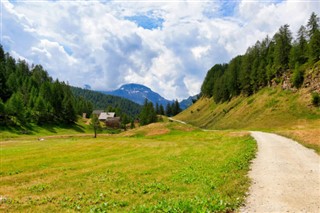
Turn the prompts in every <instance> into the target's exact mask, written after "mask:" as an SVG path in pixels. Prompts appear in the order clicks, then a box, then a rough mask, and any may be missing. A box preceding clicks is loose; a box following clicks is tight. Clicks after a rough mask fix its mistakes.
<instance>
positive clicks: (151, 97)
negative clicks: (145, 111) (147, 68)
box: [102, 83, 172, 106]
mask: <svg viewBox="0 0 320 213" xmlns="http://www.w3.org/2000/svg"><path fill="white" fill-rule="evenodd" d="M102 93H105V94H109V95H114V96H120V97H123V98H127V99H129V100H131V101H134V102H136V103H138V104H140V105H143V103H144V101H145V99H147V100H148V101H151V102H152V103H153V104H156V103H158V104H162V105H163V106H165V105H166V104H167V103H171V102H172V101H169V100H167V99H165V98H163V97H162V96H161V95H159V94H158V93H156V92H154V91H152V90H151V89H150V88H149V87H146V86H144V85H141V84H135V83H130V84H124V85H122V86H121V87H120V88H119V89H116V90H113V91H103V92H102Z"/></svg>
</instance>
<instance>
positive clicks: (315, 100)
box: [311, 92, 320, 107]
mask: <svg viewBox="0 0 320 213" xmlns="http://www.w3.org/2000/svg"><path fill="white" fill-rule="evenodd" d="M311 101H312V104H313V105H314V106H316V107H317V106H318V107H319V106H320V95H319V93H317V92H313V93H312V95H311Z"/></svg>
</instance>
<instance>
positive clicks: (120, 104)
mask: <svg viewBox="0 0 320 213" xmlns="http://www.w3.org/2000/svg"><path fill="white" fill-rule="evenodd" d="M71 91H72V93H73V94H74V95H75V96H79V97H82V98H84V99H85V100H88V101H90V102H92V104H93V108H94V109H103V110H106V109H107V108H108V107H112V108H118V109H120V111H121V112H122V113H125V114H127V115H129V116H131V117H137V116H138V115H139V114H140V111H141V108H142V107H141V106H140V105H139V104H137V103H134V102H132V101H130V100H128V99H125V98H121V97H117V96H113V95H106V94H102V93H100V92H96V91H91V90H87V89H81V88H77V87H71Z"/></svg>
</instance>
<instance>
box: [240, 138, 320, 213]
mask: <svg viewBox="0 0 320 213" xmlns="http://www.w3.org/2000/svg"><path fill="white" fill-rule="evenodd" d="M251 135H252V136H253V137H254V138H255V140H256V141H257V143H258V153H257V156H256V159H255V160H254V161H253V163H252V166H251V169H252V170H251V171H250V173H249V176H250V178H251V179H252V185H251V187H250V190H249V195H248V198H247V201H246V204H245V206H244V207H243V208H242V209H240V212H315V213H320V157H319V156H318V155H317V154H316V153H315V152H314V151H313V150H310V149H307V148H305V147H303V146H302V145H300V144H298V143H297V142H295V141H293V140H290V139H288V138H285V137H282V136H279V135H275V134H269V133H262V132H251Z"/></svg>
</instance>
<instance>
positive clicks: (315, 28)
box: [307, 12, 319, 39]
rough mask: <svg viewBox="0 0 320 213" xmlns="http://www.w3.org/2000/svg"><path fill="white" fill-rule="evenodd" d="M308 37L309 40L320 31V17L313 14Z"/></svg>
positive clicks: (309, 22) (308, 25) (309, 23)
mask: <svg viewBox="0 0 320 213" xmlns="http://www.w3.org/2000/svg"><path fill="white" fill-rule="evenodd" d="M307 27H308V35H309V38H310V39H311V37H312V36H313V34H314V33H315V32H316V31H318V30H319V17H317V15H316V14H315V13H314V12H313V13H312V14H311V16H310V18H309V20H308V24H307Z"/></svg>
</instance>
